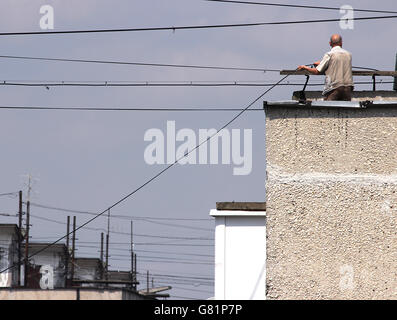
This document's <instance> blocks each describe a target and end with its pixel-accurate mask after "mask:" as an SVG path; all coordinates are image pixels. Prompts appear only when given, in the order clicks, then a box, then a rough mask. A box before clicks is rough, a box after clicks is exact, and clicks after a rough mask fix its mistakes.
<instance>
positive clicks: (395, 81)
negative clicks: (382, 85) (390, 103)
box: [393, 54, 397, 91]
mask: <svg viewBox="0 0 397 320" xmlns="http://www.w3.org/2000/svg"><path fill="white" fill-rule="evenodd" d="M395 70H396V71H397V54H396V68H395ZM393 90H394V91H397V77H394V86H393Z"/></svg>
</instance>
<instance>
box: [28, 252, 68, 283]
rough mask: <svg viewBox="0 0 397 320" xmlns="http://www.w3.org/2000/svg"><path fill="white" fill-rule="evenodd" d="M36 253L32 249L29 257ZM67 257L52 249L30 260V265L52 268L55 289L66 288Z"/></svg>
mask: <svg viewBox="0 0 397 320" xmlns="http://www.w3.org/2000/svg"><path fill="white" fill-rule="evenodd" d="M34 253H35V250H33V249H30V252H29V255H32V254H34ZM64 259H65V257H64V254H63V253H62V252H58V251H52V250H51V248H50V249H47V250H45V251H42V252H40V253H39V254H37V255H35V256H34V257H33V258H31V259H30V263H31V264H33V265H39V266H51V267H52V268H53V284H54V287H55V288H63V287H65V261H64Z"/></svg>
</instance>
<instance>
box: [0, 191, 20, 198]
mask: <svg viewBox="0 0 397 320" xmlns="http://www.w3.org/2000/svg"><path fill="white" fill-rule="evenodd" d="M15 195H18V191H15V192H7V193H0V197H6V196H15Z"/></svg>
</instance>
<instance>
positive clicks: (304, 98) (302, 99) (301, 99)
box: [299, 75, 310, 103]
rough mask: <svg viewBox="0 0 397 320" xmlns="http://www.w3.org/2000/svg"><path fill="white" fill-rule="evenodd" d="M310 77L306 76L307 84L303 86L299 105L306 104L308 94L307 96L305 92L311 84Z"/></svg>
mask: <svg viewBox="0 0 397 320" xmlns="http://www.w3.org/2000/svg"><path fill="white" fill-rule="evenodd" d="M309 79H310V76H309V75H306V82H305V85H304V86H303V89H302V91H299V103H305V102H306V94H305V90H306V87H307V84H308V82H309Z"/></svg>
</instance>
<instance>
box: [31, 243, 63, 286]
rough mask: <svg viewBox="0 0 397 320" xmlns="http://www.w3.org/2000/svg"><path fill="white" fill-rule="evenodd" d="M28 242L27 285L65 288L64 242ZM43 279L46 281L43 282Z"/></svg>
mask: <svg viewBox="0 0 397 320" xmlns="http://www.w3.org/2000/svg"><path fill="white" fill-rule="evenodd" d="M48 246H49V243H33V242H32V243H29V252H28V254H29V256H31V255H34V256H33V257H32V258H30V259H29V269H28V272H27V287H28V288H32V289H33V288H36V289H40V288H41V289H53V288H65V286H66V285H65V280H66V276H65V275H66V268H65V266H66V255H67V250H66V246H65V245H64V244H60V243H57V244H53V245H51V246H50V247H48ZM44 279H46V280H47V281H46V282H45V281H44Z"/></svg>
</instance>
